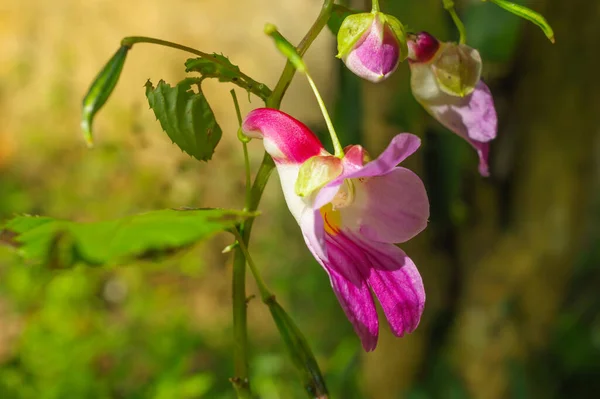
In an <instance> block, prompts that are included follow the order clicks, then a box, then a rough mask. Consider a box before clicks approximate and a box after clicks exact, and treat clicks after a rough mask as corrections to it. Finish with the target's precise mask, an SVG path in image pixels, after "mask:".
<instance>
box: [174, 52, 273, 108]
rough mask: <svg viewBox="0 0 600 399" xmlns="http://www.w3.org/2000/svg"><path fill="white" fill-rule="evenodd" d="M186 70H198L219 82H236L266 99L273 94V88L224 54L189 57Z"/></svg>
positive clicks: (206, 76)
mask: <svg viewBox="0 0 600 399" xmlns="http://www.w3.org/2000/svg"><path fill="white" fill-rule="evenodd" d="M185 71H186V72H198V73H199V74H201V75H202V77H204V78H216V79H219V82H230V83H234V84H236V85H238V86H240V87H241V88H243V89H245V90H246V91H248V92H249V93H253V94H255V95H257V96H258V97H260V98H262V99H263V100H265V101H266V99H267V98H269V96H270V95H271V90H270V89H269V88H268V87H267V86H266V85H265V84H263V83H259V82H256V81H255V80H253V79H251V78H250V77H248V76H247V75H245V74H244V73H242V71H240V68H239V67H238V66H237V65H234V64H232V63H231V61H229V58H227V57H225V56H224V55H220V54H216V53H215V54H212V55H211V56H210V57H199V58H189V59H188V60H187V61H186V62H185Z"/></svg>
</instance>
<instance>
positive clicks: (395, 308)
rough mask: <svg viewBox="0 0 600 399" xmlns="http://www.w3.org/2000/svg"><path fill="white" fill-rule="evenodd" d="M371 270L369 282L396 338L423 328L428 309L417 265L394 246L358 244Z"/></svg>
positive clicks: (364, 242)
mask: <svg viewBox="0 0 600 399" xmlns="http://www.w3.org/2000/svg"><path fill="white" fill-rule="evenodd" d="M358 242H359V243H360V245H361V247H362V249H363V250H364V252H365V254H366V256H367V258H368V260H369V262H370V263H371V265H372V266H371V268H370V270H369V276H368V278H367V281H368V282H369V286H371V288H372V289H373V292H374V293H375V295H376V296H377V299H379V303H381V306H382V308H383V311H384V313H385V316H386V318H387V320H388V322H389V323H390V327H391V329H392V332H393V333H394V335H396V336H398V337H401V336H403V335H404V334H406V333H411V332H413V331H414V330H415V329H416V328H417V326H418V325H419V321H420V320H421V315H422V314H423V309H424V307H425V289H424V287H423V280H422V279H421V275H420V274H419V271H418V270H417V267H416V266H415V264H414V263H413V261H412V260H411V259H410V258H409V257H408V256H406V254H405V253H404V251H402V250H401V249H400V248H398V247H396V246H395V245H392V244H383V243H376V242H366V241H358Z"/></svg>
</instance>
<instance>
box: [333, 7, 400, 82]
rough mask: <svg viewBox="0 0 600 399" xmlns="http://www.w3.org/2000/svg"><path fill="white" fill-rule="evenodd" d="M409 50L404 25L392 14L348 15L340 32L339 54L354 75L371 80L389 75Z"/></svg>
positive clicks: (379, 79)
mask: <svg viewBox="0 0 600 399" xmlns="http://www.w3.org/2000/svg"><path fill="white" fill-rule="evenodd" d="M407 54H408V49H407V45H406V37H405V34H404V27H403V26H402V24H401V23H400V21H398V19H397V18H395V17H393V16H391V15H386V14H383V13H381V12H371V13H362V14H353V15H349V16H348V17H346V19H344V22H343V23H342V26H341V28H340V30H339V32H338V55H337V57H338V58H341V59H342V61H344V63H345V64H346V67H348V69H350V70H351V71H352V72H353V73H354V74H355V75H357V76H359V77H361V78H363V79H366V80H368V81H371V82H375V83H376V82H380V81H382V80H384V79H386V78H387V77H388V76H390V75H391V74H392V73H393V72H394V71H395V70H396V68H397V67H398V64H399V63H400V61H401V60H402V59H404V58H406V55H407Z"/></svg>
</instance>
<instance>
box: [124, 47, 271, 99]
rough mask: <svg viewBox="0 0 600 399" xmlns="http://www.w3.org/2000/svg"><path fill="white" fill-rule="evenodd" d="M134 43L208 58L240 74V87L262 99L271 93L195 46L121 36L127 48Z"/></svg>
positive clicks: (264, 86) (240, 72) (266, 88)
mask: <svg viewBox="0 0 600 399" xmlns="http://www.w3.org/2000/svg"><path fill="white" fill-rule="evenodd" d="M136 43H150V44H157V45H159V46H164V47H170V48H174V49H177V50H182V51H185V52H188V53H191V54H194V55H197V56H199V57H202V58H206V59H209V60H211V61H212V62H214V63H216V64H219V65H220V66H222V67H223V68H225V69H228V70H230V71H232V72H233V73H235V74H237V75H239V76H241V77H242V80H244V81H245V82H246V83H247V84H246V85H243V86H241V85H240V87H242V88H243V89H246V90H249V91H250V92H251V93H253V94H255V95H257V96H258V97H260V98H262V99H265V98H268V97H269V96H271V94H272V93H271V90H270V89H269V88H268V87H267V86H266V85H265V84H264V83H260V82H257V81H256V80H254V79H252V78H251V77H250V76H248V75H246V74H245V73H243V72H242V71H240V70H239V69H235V70H233V69H232V68H231V66H230V65H228V64H227V63H224V62H222V61H220V60H219V59H218V58H216V57H213V56H212V55H211V54H208V53H205V52H203V51H200V50H196V49H195V48H192V47H188V46H184V45H182V44H178V43H173V42H169V41H167V40H161V39H155V38H153V37H146V36H129V37H125V38H123V40H121V45H122V46H125V47H128V48H131V47H133V45H134V44H136ZM234 83H235V82H234ZM236 84H237V83H236Z"/></svg>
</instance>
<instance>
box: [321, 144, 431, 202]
mask: <svg viewBox="0 0 600 399" xmlns="http://www.w3.org/2000/svg"><path fill="white" fill-rule="evenodd" d="M420 145H421V139H419V138H418V137H417V136H415V135H414V134H410V133H401V134H398V135H397V136H395V137H394V138H393V139H392V141H391V142H390V144H389V145H388V147H387V148H386V149H385V150H384V151H383V152H382V153H381V155H379V157H378V158H377V159H375V160H374V161H371V162H369V163H367V164H366V165H365V166H364V167H363V168H360V169H358V168H356V167H354V165H352V167H349V168H346V166H345V165H344V172H342V174H341V175H340V176H339V177H338V178H337V179H335V180H334V181H332V182H331V183H329V184H328V185H326V186H325V187H323V188H322V189H321V191H319V193H318V194H317V196H316V197H315V202H314V207H315V208H316V209H318V208H321V207H322V206H323V205H325V204H328V203H329V202H331V201H332V200H333V198H334V197H335V195H336V194H337V192H338V190H339V188H340V186H341V185H342V183H343V182H344V179H355V178H360V177H371V176H380V175H384V174H386V173H388V172H390V171H391V170H392V169H394V168H395V167H396V165H398V164H399V163H400V162H402V161H404V160H405V159H406V158H408V157H409V156H410V155H412V154H413V153H414V152H415V151H416V150H417V149H418V148H419V146H420Z"/></svg>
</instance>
